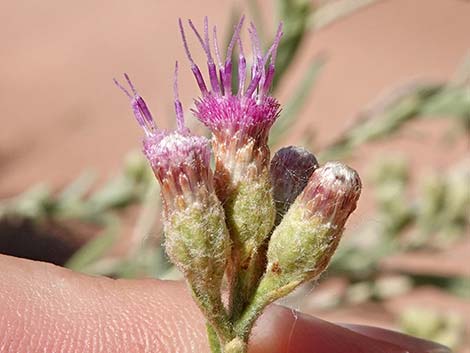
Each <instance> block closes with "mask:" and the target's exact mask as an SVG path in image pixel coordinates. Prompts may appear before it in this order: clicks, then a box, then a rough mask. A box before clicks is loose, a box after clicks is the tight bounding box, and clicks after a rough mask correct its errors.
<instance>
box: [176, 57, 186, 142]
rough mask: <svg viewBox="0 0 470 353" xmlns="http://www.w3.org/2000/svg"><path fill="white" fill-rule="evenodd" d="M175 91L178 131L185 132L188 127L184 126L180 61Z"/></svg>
mask: <svg viewBox="0 0 470 353" xmlns="http://www.w3.org/2000/svg"><path fill="white" fill-rule="evenodd" d="M173 92H174V96H175V112H176V127H177V130H178V132H180V133H185V132H187V128H186V127H185V126H184V113H183V105H182V104H181V101H180V99H179V94H178V61H177V62H176V63H175V78H174V83H173Z"/></svg>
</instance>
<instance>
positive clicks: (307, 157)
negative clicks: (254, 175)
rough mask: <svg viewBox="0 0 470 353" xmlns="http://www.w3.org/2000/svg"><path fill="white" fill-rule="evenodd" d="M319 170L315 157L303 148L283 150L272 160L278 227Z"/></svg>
mask: <svg viewBox="0 0 470 353" xmlns="http://www.w3.org/2000/svg"><path fill="white" fill-rule="evenodd" d="M317 168H318V162H317V159H316V158H315V156H314V155H313V154H312V153H310V152H309V151H307V150H306V149H304V148H302V147H296V146H289V147H284V148H281V149H280V150H279V151H277V152H276V154H275V155H274V157H273V159H272V160H271V182H272V185H273V195H274V202H275V204H276V211H277V216H276V225H277V224H279V222H280V221H281V219H282V217H283V216H284V214H285V213H286V212H287V210H288V209H289V207H290V205H292V203H293V202H294V201H295V199H296V198H297V196H299V194H300V193H301V192H302V190H303V189H304V188H305V186H306V185H307V182H308V180H309V178H310V176H311V175H312V173H313V172H314V171H315V169H317Z"/></svg>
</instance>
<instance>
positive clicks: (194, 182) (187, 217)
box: [119, 67, 230, 335]
mask: <svg viewBox="0 0 470 353" xmlns="http://www.w3.org/2000/svg"><path fill="white" fill-rule="evenodd" d="M176 68H177V67H176ZM126 79H127V81H128V83H129V85H130V87H131V89H132V93H133V95H131V94H130V93H129V92H128V91H127V90H126V89H125V88H124V87H122V86H120V85H119V87H121V89H123V90H124V92H126V94H127V95H128V96H129V97H130V98H131V102H132V108H133V110H134V114H135V116H136V119H137V121H138V122H139V124H140V125H141V126H142V128H143V129H144V131H145V135H146V136H145V138H144V140H143V151H144V154H145V156H146V157H147V159H148V160H149V162H150V164H151V166H152V169H153V171H154V174H155V176H156V178H157V179H158V181H159V182H160V186H161V195H162V199H163V226H164V232H165V248H166V251H167V253H168V255H169V257H170V259H171V260H172V262H173V263H174V264H175V265H176V266H177V267H178V268H179V269H180V270H181V272H182V273H183V274H184V276H185V278H186V279H187V280H188V282H189V284H190V286H191V289H192V291H193V294H194V296H195V298H196V300H197V302H198V304H199V305H200V307H201V309H202V310H203V311H204V313H205V314H206V317H207V318H208V319H209V321H211V323H212V324H213V325H214V328H215V329H216V330H218V333H219V334H222V335H224V334H227V332H226V331H229V329H228V328H227V327H225V326H227V324H226V321H227V318H226V317H225V315H226V314H225V309H224V307H223V304H222V301H221V298H220V287H221V283H222V278H223V275H224V272H225V268H226V264H227V260H228V259H229V256H230V238H229V235H228V231H227V227H226V224H225V216H224V211H223V208H222V206H221V204H220V201H219V199H218V198H217V195H216V194H215V190H214V185H213V176H212V172H211V170H210V149H209V141H208V140H207V139H206V138H205V137H201V136H195V135H192V134H191V133H190V132H189V130H188V129H187V128H186V127H184V120H183V119H184V118H183V112H182V108H181V103H180V102H179V99H178V96H177V88H176V83H175V96H176V97H175V107H176V115H177V125H178V129H177V131H173V132H168V131H162V130H159V129H158V128H157V127H156V125H155V122H154V120H153V118H152V116H151V114H150V111H149V110H148V108H147V106H146V104H145V102H144V100H143V99H142V97H140V96H139V95H138V94H137V92H136V90H135V88H134V86H133V85H132V83H131V82H130V80H129V79H128V77H127V76H126ZM175 80H176V70H175ZM224 332H225V333H224Z"/></svg>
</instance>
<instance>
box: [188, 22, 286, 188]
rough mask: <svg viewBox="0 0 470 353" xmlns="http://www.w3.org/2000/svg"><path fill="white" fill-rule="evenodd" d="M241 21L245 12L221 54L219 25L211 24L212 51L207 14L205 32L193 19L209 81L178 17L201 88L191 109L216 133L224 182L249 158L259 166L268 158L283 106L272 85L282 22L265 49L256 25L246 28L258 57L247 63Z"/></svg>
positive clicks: (242, 168) (216, 151)
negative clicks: (235, 53)
mask: <svg viewBox="0 0 470 353" xmlns="http://www.w3.org/2000/svg"><path fill="white" fill-rule="evenodd" d="M243 22H244V18H243V17H242V18H241V20H240V22H239V23H238V24H237V26H236V27H235V31H234V33H233V36H232V39H231V41H230V44H229V45H228V48H227V51H226V55H225V59H224V60H223V59H222V57H221V52H220V49H219V46H218V42H217V28H216V27H215V26H214V27H213V38H212V40H213V48H214V50H213V52H214V55H213V52H212V49H211V38H210V35H209V24H208V20H207V17H206V18H205V19H204V33H203V36H202V35H201V34H200V33H199V32H198V30H197V29H196V27H195V26H194V24H193V22H192V21H191V20H189V26H190V27H191V29H192V30H193V32H194V33H195V35H196V38H197V39H198V41H199V42H200V44H201V46H202V48H203V50H204V52H205V54H206V57H207V67H208V74H209V82H210V87H209V86H208V85H207V84H206V82H205V81H204V78H203V76H202V73H201V70H200V69H199V66H198V65H196V63H195V62H194V60H193V58H192V56H191V53H190V50H189V46H188V42H187V40H186V34H185V32H184V28H183V24H182V21H181V20H180V21H179V25H180V29H181V35H182V39H183V44H184V48H185V51H186V54H187V56H188V59H189V61H190V63H191V70H192V71H193V74H194V76H195V78H196V82H197V84H198V86H199V88H200V90H201V94H202V96H201V97H200V98H199V99H197V100H196V102H195V109H194V110H193V112H194V114H195V115H196V117H197V118H198V119H199V120H200V121H201V122H202V123H204V124H205V125H206V126H207V127H208V128H209V129H210V130H211V132H212V133H213V136H214V140H213V148H214V154H215V158H216V179H218V176H217V174H219V176H220V174H221V173H218V172H221V171H222V170H224V171H225V178H224V179H228V180H224V181H223V183H224V184H227V183H226V181H229V182H233V181H235V182H236V180H237V178H238V177H241V176H242V175H244V174H245V173H246V171H247V168H248V167H249V165H250V163H254V164H256V166H257V167H258V169H262V168H263V167H265V166H266V165H267V163H268V161H269V149H268V148H267V140H268V134H269V130H270V128H271V126H272V125H273V123H274V122H275V120H276V119H277V118H278V116H279V112H280V105H279V103H278V101H277V100H276V99H275V98H273V97H271V96H270V95H269V90H270V88H271V85H272V82H273V77H274V71H275V59H276V52H277V47H278V45H279V41H280V38H281V35H282V26H281V25H280V26H279V28H278V31H277V34H276V37H275V39H274V42H273V44H272V45H271V47H270V48H269V49H268V51H267V52H266V53H265V54H263V53H262V52H261V46H260V42H259V39H258V35H257V32H256V28H255V26H254V25H253V24H251V26H250V28H249V30H248V31H249V33H250V37H251V41H252V47H253V56H254V59H253V64H252V65H251V67H250V68H248V66H247V61H246V57H245V52H244V49H243V44H242V40H241V37H240V31H241V29H242V26H243ZM236 43H238V48H239V57H238V82H233V81H234V80H235V78H234V76H233V75H232V67H233V63H232V54H233V49H234V46H235V44H236ZM232 87H237V89H236V92H234V91H233V90H232ZM234 162H235V163H234ZM259 171H260V170H259Z"/></svg>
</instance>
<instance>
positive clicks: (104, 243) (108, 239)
mask: <svg viewBox="0 0 470 353" xmlns="http://www.w3.org/2000/svg"><path fill="white" fill-rule="evenodd" d="M118 229H119V222H118V220H117V218H114V217H113V218H111V219H110V220H109V221H108V225H107V227H106V228H105V229H104V230H103V231H102V232H101V234H99V235H97V236H96V237H95V238H93V239H92V240H90V241H89V242H88V243H87V244H85V245H84V246H83V247H81V248H80V249H79V250H78V251H77V252H76V253H75V254H74V255H73V256H72V257H71V258H70V259H69V260H68V261H67V263H66V264H65V267H67V268H70V269H71V270H74V271H80V272H88V271H87V269H88V267H89V266H90V265H92V264H93V263H94V262H96V261H98V260H100V259H101V258H102V257H103V255H104V254H105V253H106V252H107V251H109V250H110V249H111V247H112V246H113V245H114V243H115V241H116V239H117V231H118Z"/></svg>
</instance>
